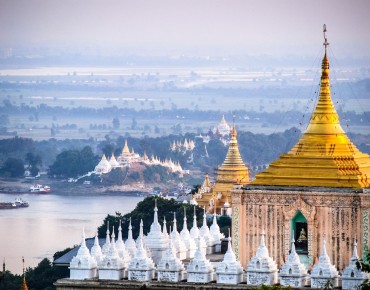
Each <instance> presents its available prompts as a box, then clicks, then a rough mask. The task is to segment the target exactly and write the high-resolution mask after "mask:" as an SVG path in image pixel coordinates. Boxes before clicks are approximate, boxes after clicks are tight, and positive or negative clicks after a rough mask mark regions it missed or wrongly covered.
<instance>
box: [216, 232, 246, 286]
mask: <svg viewBox="0 0 370 290" xmlns="http://www.w3.org/2000/svg"><path fill="white" fill-rule="evenodd" d="M216 274H217V283H223V284H239V283H241V282H243V267H242V265H241V264H240V261H238V260H237V259H236V256H235V253H234V251H233V249H232V246H231V236H230V229H229V243H228V246H227V251H226V253H225V256H224V260H223V261H222V262H220V263H219V264H218V265H217V268H216Z"/></svg>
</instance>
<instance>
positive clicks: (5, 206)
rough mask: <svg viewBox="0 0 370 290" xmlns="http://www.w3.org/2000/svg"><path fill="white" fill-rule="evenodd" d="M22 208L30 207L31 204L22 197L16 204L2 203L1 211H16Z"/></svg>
mask: <svg viewBox="0 0 370 290" xmlns="http://www.w3.org/2000/svg"><path fill="white" fill-rule="evenodd" d="M21 207H29V203H28V202H27V201H24V200H23V199H21V198H20V197H18V198H16V199H15V201H14V202H0V209H14V208H21Z"/></svg>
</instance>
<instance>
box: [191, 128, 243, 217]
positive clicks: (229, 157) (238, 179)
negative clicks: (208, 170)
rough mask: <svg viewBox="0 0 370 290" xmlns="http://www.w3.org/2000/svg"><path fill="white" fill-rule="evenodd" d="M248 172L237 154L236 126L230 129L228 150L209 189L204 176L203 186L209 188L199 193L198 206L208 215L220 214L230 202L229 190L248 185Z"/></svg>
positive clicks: (207, 181) (208, 183)
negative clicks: (235, 186)
mask: <svg viewBox="0 0 370 290" xmlns="http://www.w3.org/2000/svg"><path fill="white" fill-rule="evenodd" d="M248 183H249V171H248V168H247V167H246V166H245V164H244V162H243V160H242V158H241V156H240V152H239V146H238V140H237V131H236V126H235V124H233V127H232V129H231V136H230V143H229V149H228V151H227V154H226V158H225V160H224V162H223V163H222V165H221V166H220V167H219V168H218V170H217V177H216V182H215V184H214V186H213V187H211V184H210V181H209V177H208V175H206V177H205V180H204V183H203V186H202V188H203V187H204V185H207V187H211V190H210V191H208V192H207V190H205V191H203V192H202V193H201V195H202V197H201V198H200V199H198V200H197V202H198V205H200V206H205V207H206V208H207V209H208V212H209V213H215V212H216V213H217V214H220V213H221V209H222V208H223V207H224V205H225V203H227V204H229V201H230V200H231V189H232V188H233V186H234V185H235V184H248Z"/></svg>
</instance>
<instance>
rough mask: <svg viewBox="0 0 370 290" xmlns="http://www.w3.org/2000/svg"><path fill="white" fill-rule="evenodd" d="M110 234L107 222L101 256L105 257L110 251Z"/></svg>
mask: <svg viewBox="0 0 370 290" xmlns="http://www.w3.org/2000/svg"><path fill="white" fill-rule="evenodd" d="M109 235H110V233H109V222H107V235H106V237H105V243H104V245H103V248H102V253H103V256H105V255H107V254H108V252H109V250H110V236H109Z"/></svg>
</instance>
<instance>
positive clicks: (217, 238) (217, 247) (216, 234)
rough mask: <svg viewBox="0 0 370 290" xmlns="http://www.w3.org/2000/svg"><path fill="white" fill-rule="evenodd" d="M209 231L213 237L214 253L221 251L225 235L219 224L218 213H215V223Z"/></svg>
mask: <svg viewBox="0 0 370 290" xmlns="http://www.w3.org/2000/svg"><path fill="white" fill-rule="evenodd" d="M209 231H210V233H211V236H212V239H213V248H214V253H220V252H221V239H224V238H225V235H224V234H222V233H221V231H220V227H219V225H218V224H217V218H216V214H214V215H213V223H212V225H211V227H210V229H209Z"/></svg>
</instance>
